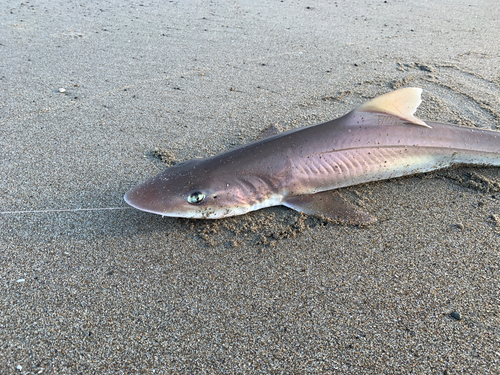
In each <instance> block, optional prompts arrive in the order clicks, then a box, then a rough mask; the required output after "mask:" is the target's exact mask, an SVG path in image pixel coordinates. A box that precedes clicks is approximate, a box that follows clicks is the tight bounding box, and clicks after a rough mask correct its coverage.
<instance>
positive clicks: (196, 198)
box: [187, 191, 205, 204]
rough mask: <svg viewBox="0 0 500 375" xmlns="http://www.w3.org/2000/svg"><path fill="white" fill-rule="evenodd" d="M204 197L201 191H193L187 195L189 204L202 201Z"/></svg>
mask: <svg viewBox="0 0 500 375" xmlns="http://www.w3.org/2000/svg"><path fill="white" fill-rule="evenodd" d="M204 199H205V194H203V193H202V192H201V191H195V192H194V193H191V195H189V197H187V201H188V203H191V204H198V203H201V202H203V200H204Z"/></svg>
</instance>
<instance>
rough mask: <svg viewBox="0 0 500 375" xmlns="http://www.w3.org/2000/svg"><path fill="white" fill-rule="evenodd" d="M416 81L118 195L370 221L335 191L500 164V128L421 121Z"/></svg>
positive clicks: (174, 209) (205, 212)
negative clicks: (340, 113)
mask: <svg viewBox="0 0 500 375" xmlns="http://www.w3.org/2000/svg"><path fill="white" fill-rule="evenodd" d="M421 92H422V90H421V89H419V88H404V89H400V90H397V91H394V92H391V93H389V94H385V95H382V96H379V97H377V98H375V99H373V100H371V101H369V102H367V103H365V104H363V105H361V106H360V107H358V108H356V109H355V110H353V111H352V112H349V113H348V114H346V115H345V116H342V117H340V118H338V119H335V120H332V121H328V122H325V123H322V124H318V125H313V126H309V127H305V128H301V129H297V130H292V131H288V132H285V133H281V134H278V135H275V136H271V137H269V138H266V139H262V140H259V141H256V142H253V143H250V144H247V145H245V146H242V147H239V148H236V149H233V150H230V151H228V152H225V153H223V154H220V155H216V156H212V157H209V158H204V159H192V160H189V161H186V162H183V163H179V164H176V165H174V166H173V167H170V168H167V169H166V170H164V171H163V172H161V173H160V174H158V175H156V176H155V177H153V178H151V179H149V180H147V181H146V182H144V183H142V184H140V185H138V186H136V187H134V188H132V189H131V190H130V191H128V192H127V193H126V194H125V201H126V202H127V203H128V204H130V205H131V206H133V207H135V208H138V209H140V210H142V211H146V212H151V213H155V214H160V215H163V216H173V217H185V218H200V219H218V218H223V217H229V216H235V215H241V214H244V213H247V212H249V211H254V210H258V209H261V208H264V207H270V206H277V205H283V206H286V207H289V208H292V209H294V210H297V211H300V212H304V213H307V214H314V215H321V216H326V217H329V218H331V219H334V220H341V221H348V222H352V223H358V224H359V223H365V224H366V223H371V222H374V221H376V219H375V218H374V217H372V216H370V215H369V214H367V213H365V212H363V211H361V210H359V208H356V207H355V206H353V205H351V204H350V203H348V202H346V201H344V200H343V199H342V198H341V197H340V196H339V195H338V194H336V193H335V192H334V189H338V188H342V187H346V186H351V185H356V184H361V183H366V182H370V181H378V180H384V179H389V178H394V177H400V176H404V175H410V174H415V173H422V172H428V171H432V170H436V169H440V168H445V167H449V166H453V165H458V164H478V165H495V166H499V165H500V132H495V131H491V130H485V129H477V128H468V127H461V126H456V125H452V124H445V123H438V122H423V121H422V120H420V119H417V118H415V117H414V116H413V114H414V113H415V111H416V109H417V107H418V105H419V104H420V103H421V99H420V95H421Z"/></svg>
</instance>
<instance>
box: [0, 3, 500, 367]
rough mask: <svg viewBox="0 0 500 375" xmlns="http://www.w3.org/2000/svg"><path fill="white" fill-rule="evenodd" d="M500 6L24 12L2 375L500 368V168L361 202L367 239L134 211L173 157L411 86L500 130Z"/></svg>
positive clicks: (433, 102)
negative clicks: (135, 200) (143, 190)
mask: <svg viewBox="0 0 500 375" xmlns="http://www.w3.org/2000/svg"><path fill="white" fill-rule="evenodd" d="M499 12H500V5H499V4H498V3H496V2H489V3H488V5H483V3H481V2H466V1H455V2H453V4H452V3H446V4H440V5H437V4H435V3H434V2H430V1H429V2H427V1H416V0H414V1H404V2H403V1H391V0H389V1H387V2H385V1H376V2H371V3H369V4H367V3H366V2H364V1H349V2H347V1H336V2H325V1H320V2H318V1H315V2H311V3H308V2H304V1H294V2H291V1H287V0H284V1H282V2H255V1H251V2H250V1H248V2H245V1H243V2H232V3H226V2H220V3H219V2H206V1H190V2H187V3H186V4H184V3H183V2H177V1H172V2H168V3H165V2H161V1H144V2H140V3H133V4H128V3H127V4H123V3H122V2H118V1H114V0H113V1H103V2H98V3H93V4H90V3H89V4H87V3H83V4H76V3H72V2H62V1H50V2H49V1H36V2H35V1H30V2H24V3H21V2H13V1H8V2H7V5H6V6H4V7H3V10H1V11H0V160H1V163H0V176H1V178H0V211H1V212H2V214H0V233H1V235H0V283H1V299H0V301H1V302H0V303H1V306H0V344H1V350H0V372H1V373H5V374H9V373H20V374H21V373H26V374H38V373H43V374H45V373H54V374H60V373H137V372H140V373H233V372H234V373H254V372H255V373H257V372H265V373H268V372H284V373H287V372H288V373H321V372H322V373H353V374H354V373H398V374H400V373H438V374H455V373H499V372H500V328H499V327H500V281H499V280H500V252H499V248H500V246H499V245H500V170H499V169H498V168H483V167H461V168H456V169H450V170H444V171H438V172H433V173H429V174H425V175H418V176H410V177H405V178H401V179H393V180H389V181H381V182H376V183H371V184H366V185H362V186H355V187H351V188H347V189H342V190H341V194H342V196H343V197H344V198H346V199H348V200H349V201H350V202H352V203H353V204H355V205H358V206H360V207H361V208H362V209H364V210H366V211H367V212H369V213H370V214H372V215H374V216H376V217H377V218H378V222H377V223H376V224H374V225H371V226H368V227H356V226H349V225H339V224H333V223H329V222H325V221H322V220H320V219H317V218H312V217H307V216H303V215H300V214H298V213H296V212H294V211H291V210H288V209H286V208H280V207H275V208H270V209H265V210H261V211H258V212H253V213H250V214H248V215H244V216H241V217H235V218H229V219H224V220H219V221H196V220H184V219H172V218H162V217H160V216H157V215H151V214H147V213H143V212H140V211H137V210H134V209H128V208H126V204H125V202H124V201H123V195H124V193H125V192H126V191H127V190H128V189H129V188H130V187H132V186H134V185H136V184H137V183H139V182H142V181H144V180H145V179H147V178H148V177H150V176H152V175H154V174H156V173H157V172H158V171H160V170H161V169H163V168H164V167H165V164H164V163H163V161H162V160H160V159H161V158H157V157H155V155H158V153H155V150H156V149H159V150H166V153H164V154H162V155H164V156H165V157H164V161H167V162H168V161H173V160H187V159H191V158H194V157H204V156H209V155H214V154H217V153H220V152H224V151H226V150H228V149H230V148H232V147H235V146H238V145H242V144H245V143H248V142H250V141H252V140H255V138H256V137H258V135H259V133H260V132H261V131H262V130H263V129H266V128H267V127H268V126H269V125H272V124H275V125H276V126H277V127H278V128H280V129H281V130H288V129H292V128H298V127H302V126H306V125H310V124H314V123H319V122H322V121H326V120H330V119H333V118H336V117H338V116H340V115H342V114H344V113H346V112H348V111H349V110H351V109H352V108H354V107H355V106H356V105H359V104H361V103H363V102H365V101H367V100H368V99H369V98H372V97H374V96H376V95H378V94H382V93H385V92H389V91H391V90H393V89H396V88H399V87H404V86H417V87H422V88H423V89H424V94H423V100H424V102H423V104H422V105H421V107H420V108H419V110H418V112H417V115H418V116H419V117H420V118H422V119H424V120H425V119H428V120H434V121H442V122H451V123H457V124H461V125H464V126H478V127H484V128H489V129H497V128H498V127H499V126H500V86H499V85H500V78H499V77H500V71H499V66H500V46H499V44H498V35H499V32H500V30H499V25H498V20H497V15H498V14H499ZM96 208H102V209H103V210H91V211H87V210H83V209H96ZM109 208H119V209H112V210H111V209H109ZM121 208H124V209H121ZM62 209H68V210H74V211H63V212H60V211H51V210H62ZM13 211H16V212H18V211H29V212H28V213H26V212H24V213H19V212H18V213H6V212H13ZM35 211H36V212H35ZM40 211H41V212H40Z"/></svg>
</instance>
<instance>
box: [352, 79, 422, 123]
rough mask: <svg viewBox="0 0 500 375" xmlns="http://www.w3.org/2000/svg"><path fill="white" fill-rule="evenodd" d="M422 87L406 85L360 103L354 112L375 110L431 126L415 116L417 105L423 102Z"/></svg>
mask: <svg viewBox="0 0 500 375" xmlns="http://www.w3.org/2000/svg"><path fill="white" fill-rule="evenodd" d="M420 94H422V89H420V88H417V87H406V88H403V89H399V90H396V91H393V92H390V93H388V94H384V95H381V96H377V97H376V98H375V99H372V100H370V101H369V102H366V103H365V104H362V105H360V106H359V107H358V108H356V109H355V110H354V112H375V113H383V114H387V115H392V116H396V117H398V118H400V119H401V120H404V121H407V122H409V123H411V124H415V125H421V126H425V127H427V128H430V126H429V125H427V124H426V123H425V122H423V121H422V120H420V119H418V118H416V117H415V116H413V114H414V113H415V111H416V110H417V107H418V106H419V105H420V103H422V99H420Z"/></svg>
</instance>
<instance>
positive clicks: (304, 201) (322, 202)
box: [282, 190, 377, 225]
mask: <svg viewBox="0 0 500 375" xmlns="http://www.w3.org/2000/svg"><path fill="white" fill-rule="evenodd" d="M282 204H283V205H284V206H286V207H289V208H291V209H293V210H296V211H299V212H303V213H305V214H310V215H316V216H325V217H327V218H329V219H332V220H335V221H341V222H346V223H349V224H355V225H359V224H371V223H374V222H376V221H377V219H376V218H375V217H373V216H371V215H369V214H367V213H366V212H363V211H361V210H360V209H359V208H357V207H356V206H354V205H352V204H351V203H349V202H347V201H345V200H344V199H343V198H342V197H341V196H340V195H339V193H337V192H336V191H331V190H330V191H323V192H321V193H316V194H308V195H300V196H295V197H289V198H287V199H286V200H285V201H284V202H283V203H282Z"/></svg>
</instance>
